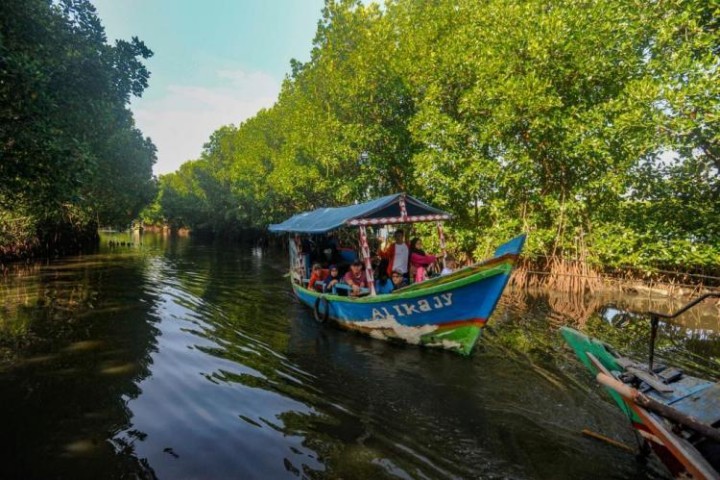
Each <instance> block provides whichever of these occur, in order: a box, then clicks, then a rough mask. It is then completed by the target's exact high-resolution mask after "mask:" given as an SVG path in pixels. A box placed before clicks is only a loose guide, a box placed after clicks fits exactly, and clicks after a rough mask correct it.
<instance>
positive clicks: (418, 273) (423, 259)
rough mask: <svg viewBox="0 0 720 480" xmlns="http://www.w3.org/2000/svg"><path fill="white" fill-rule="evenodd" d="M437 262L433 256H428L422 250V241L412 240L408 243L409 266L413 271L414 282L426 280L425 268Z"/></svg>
mask: <svg viewBox="0 0 720 480" xmlns="http://www.w3.org/2000/svg"><path fill="white" fill-rule="evenodd" d="M436 261H437V257H436V256H435V255H428V254H427V253H425V250H423V249H422V240H420V239H419V238H413V239H412V240H411V241H410V266H411V267H412V269H413V270H415V282H416V283H417V282H424V281H425V280H427V268H428V267H429V266H430V265H432V264H434V263H435V262H436Z"/></svg>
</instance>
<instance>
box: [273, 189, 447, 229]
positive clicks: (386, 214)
mask: <svg viewBox="0 0 720 480" xmlns="http://www.w3.org/2000/svg"><path fill="white" fill-rule="evenodd" d="M403 200H404V203H405V212H403V211H402V207H401V203H402V201H403ZM403 213H404V214H403ZM450 218H452V216H451V215H450V214H449V213H446V212H443V211H442V210H439V209H437V208H435V207H431V206H430V205H427V204H426V203H423V202H421V201H420V200H418V199H417V198H414V197H411V196H409V195H405V194H404V193H396V194H393V195H388V196H387V197H381V198H378V199H375V200H371V201H369V202H365V203H359V204H357V205H348V206H346V207H337V208H318V209H316V210H313V211H311V212H304V213H299V214H297V215H294V216H293V217H291V218H289V219H287V220H285V221H284V222H282V223H277V224H274V225H270V226H269V230H270V231H271V232H275V233H282V232H295V233H325V232H329V231H331V230H335V229H336V228H340V227H343V226H359V225H387V224H391V223H415V222H432V221H438V220H449V219H450Z"/></svg>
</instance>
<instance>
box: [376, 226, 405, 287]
mask: <svg viewBox="0 0 720 480" xmlns="http://www.w3.org/2000/svg"><path fill="white" fill-rule="evenodd" d="M394 236H395V243H393V244H392V245H390V246H389V247H387V248H386V249H385V251H383V252H380V257H382V258H384V259H385V260H387V261H388V267H387V274H388V276H391V275H392V272H393V271H394V270H398V271H399V272H400V273H402V274H403V275H407V273H408V265H409V263H410V248H409V247H408V244H407V243H405V232H404V231H402V230H400V229H398V230H395V235H394Z"/></svg>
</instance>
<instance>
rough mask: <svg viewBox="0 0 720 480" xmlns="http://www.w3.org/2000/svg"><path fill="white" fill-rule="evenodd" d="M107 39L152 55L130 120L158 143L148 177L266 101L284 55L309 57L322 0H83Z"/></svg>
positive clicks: (271, 98)
mask: <svg viewBox="0 0 720 480" xmlns="http://www.w3.org/2000/svg"><path fill="white" fill-rule="evenodd" d="M91 2H92V3H93V5H94V6H95V8H96V9H97V14H98V17H99V18H100V20H101V22H102V24H103V25H104V26H105V33H106V35H107V38H108V43H111V44H112V43H114V41H115V40H116V39H124V40H130V39H131V38H132V37H133V36H137V37H138V38H140V40H142V41H143V42H145V45H147V47H148V48H150V50H152V51H153V53H154V55H153V57H152V58H150V59H148V60H146V61H145V63H146V65H147V67H148V70H150V74H151V76H150V82H149V87H148V88H147V89H146V90H145V92H144V93H143V96H142V97H141V98H139V99H138V98H136V99H134V100H133V101H132V104H131V109H132V111H133V113H134V116H135V122H136V124H137V126H138V128H139V129H140V130H142V132H143V134H144V135H145V136H147V137H150V138H151V139H152V141H153V142H154V143H155V146H156V147H157V148H158V153H157V157H158V159H157V163H156V164H155V167H154V172H155V174H158V175H159V174H165V173H169V172H173V171H175V170H177V168H178V167H180V165H181V164H182V163H184V162H186V161H188V160H195V159H197V158H199V157H200V153H201V152H202V146H203V144H204V143H206V142H207V141H208V139H209V138H210V135H211V134H212V133H213V132H214V131H215V130H217V129H218V128H219V127H221V126H223V125H227V124H239V123H240V122H242V121H243V120H246V119H248V118H251V117H252V116H254V115H255V113H257V112H258V110H260V109H262V108H266V107H270V106H272V105H273V104H274V103H275V101H276V100H277V96H278V93H279V92H280V85H281V83H282V81H283V79H284V78H285V75H287V74H288V73H289V72H290V59H292V58H295V59H297V60H300V61H307V60H309V59H310V51H311V49H312V39H313V38H314V36H315V31H316V28H317V23H318V20H320V16H321V10H322V7H323V3H324V2H323V0H204V1H201V0H91Z"/></svg>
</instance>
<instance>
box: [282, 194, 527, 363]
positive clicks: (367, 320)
mask: <svg viewBox="0 0 720 480" xmlns="http://www.w3.org/2000/svg"><path fill="white" fill-rule="evenodd" d="M450 218H451V216H450V214H448V213H446V212H443V211H442V210H438V209H436V208H434V207H431V206H430V205H427V204H425V203H423V202H421V201H420V200H418V199H416V198H413V197H411V196H409V195H406V194H402V193H400V194H394V195H389V196H386V197H382V198H378V199H376V200H372V201H369V202H366V203H361V204H357V205H349V206H346V207H339V208H320V209H317V210H313V211H311V212H305V213H300V214H298V215H295V216H293V217H291V218H290V219H288V220H286V221H285V222H283V223H280V224H275V225H271V226H270V227H269V230H270V231H271V232H275V233H290V234H291V238H290V277H291V282H292V288H293V291H294V292H295V294H296V295H297V298H298V299H299V300H300V301H301V302H302V303H303V304H305V305H307V306H309V307H311V308H313V309H314V311H315V316H316V318H317V319H318V320H321V321H325V320H331V321H334V322H336V323H337V324H339V325H340V326H341V327H343V328H346V329H349V330H356V331H359V332H362V333H366V334H368V335H370V336H372V337H374V338H379V339H383V340H400V341H404V342H407V343H410V344H417V345H424V346H427V347H438V348H444V349H448V350H452V351H455V352H458V353H460V354H463V355H469V354H470V353H471V352H472V350H473V347H474V346H475V344H476V342H477V340H478V338H479V336H480V332H481V330H482V328H483V327H484V326H485V323H486V322H487V320H488V318H489V317H490V315H492V313H493V310H494V309H495V306H496V305H497V302H498V300H499V299H500V296H501V295H502V292H503V290H504V288H505V285H506V284H507V282H508V279H509V278H510V273H511V271H512V268H513V266H514V265H515V263H516V260H517V258H518V256H519V255H520V252H521V251H522V248H523V245H524V243H525V235H520V236H518V237H516V238H514V239H512V240H510V241H509V242H507V243H505V244H503V245H501V246H500V247H499V248H497V250H495V254H494V256H493V257H492V258H490V259H488V260H485V261H483V262H480V263H476V264H474V265H471V266H468V267H465V268H462V269H459V270H457V271H455V272H453V273H450V274H448V275H444V276H439V277H434V278H431V279H429V280H426V281H424V282H420V283H413V284H411V285H408V286H406V287H403V288H400V289H398V290H395V291H393V292H392V293H389V294H382V295H378V294H376V292H375V288H374V275H373V268H372V264H371V258H370V249H369V246H368V241H367V227H379V226H385V225H397V224H412V223H418V222H437V228H438V234H439V239H440V248H441V249H442V251H443V255H442V257H441V258H444V257H445V240H444V235H443V230H442V222H443V221H445V220H448V219H450ZM342 227H358V228H359V233H360V253H361V259H362V261H363V264H364V269H365V274H366V276H367V278H368V286H369V288H368V291H367V295H365V296H357V297H353V296H341V295H337V294H334V293H332V292H318V291H315V290H313V289H309V288H307V287H306V283H307V281H308V277H309V273H310V272H309V262H308V260H307V258H305V257H306V256H305V255H303V254H302V253H301V252H302V242H301V238H300V235H302V234H305V235H317V234H326V233H328V232H331V231H333V230H336V229H339V228H342Z"/></svg>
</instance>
